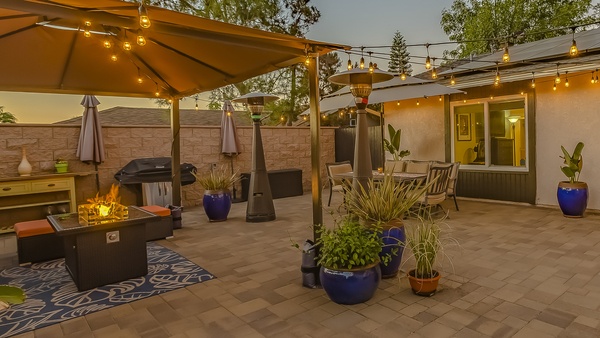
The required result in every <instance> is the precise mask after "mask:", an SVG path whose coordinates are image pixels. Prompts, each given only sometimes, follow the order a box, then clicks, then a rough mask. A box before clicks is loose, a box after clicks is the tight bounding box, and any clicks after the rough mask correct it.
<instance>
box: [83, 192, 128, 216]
mask: <svg viewBox="0 0 600 338" xmlns="http://www.w3.org/2000/svg"><path fill="white" fill-rule="evenodd" d="M87 201H88V202H90V203H89V204H81V205H79V206H78V207H77V214H78V216H79V224H80V225H98V224H103V223H109V222H117V221H122V220H125V219H128V218H129V210H128V209H127V207H126V206H124V205H122V204H120V203H119V202H120V201H121V197H119V187H118V186H117V185H114V184H113V185H112V187H111V188H110V191H109V193H108V194H106V195H104V196H100V195H99V193H98V194H96V197H94V198H89V199H88V200H87Z"/></svg>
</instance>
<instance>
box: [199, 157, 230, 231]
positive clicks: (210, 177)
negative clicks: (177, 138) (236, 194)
mask: <svg viewBox="0 0 600 338" xmlns="http://www.w3.org/2000/svg"><path fill="white" fill-rule="evenodd" d="M192 174H193V175H194V176H195V177H196V181H197V182H198V183H199V184H200V185H201V186H202V188H204V197H203V198H202V205H203V206H204V212H205V213H206V216H207V217H208V220H209V221H211V222H221V221H225V220H227V215H229V210H231V190H229V188H230V187H231V186H233V185H234V184H235V183H236V182H237V181H239V180H240V177H239V176H238V175H237V173H228V172H227V170H226V169H225V168H224V167H220V168H218V169H213V170H211V171H210V172H209V173H208V174H206V175H203V176H199V175H197V174H196V173H192Z"/></svg>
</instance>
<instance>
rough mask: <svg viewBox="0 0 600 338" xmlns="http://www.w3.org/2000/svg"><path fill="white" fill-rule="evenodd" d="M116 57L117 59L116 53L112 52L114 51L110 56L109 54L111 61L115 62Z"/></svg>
mask: <svg viewBox="0 0 600 338" xmlns="http://www.w3.org/2000/svg"><path fill="white" fill-rule="evenodd" d="M118 59H119V58H118V57H117V54H114V53H113V55H111V56H110V60H111V61H114V62H117V60H118Z"/></svg>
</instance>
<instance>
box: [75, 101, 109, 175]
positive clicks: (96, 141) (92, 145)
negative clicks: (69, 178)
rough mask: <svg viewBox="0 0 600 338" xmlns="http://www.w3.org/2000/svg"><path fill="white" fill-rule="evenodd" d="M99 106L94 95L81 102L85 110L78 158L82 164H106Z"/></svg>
mask: <svg viewBox="0 0 600 338" xmlns="http://www.w3.org/2000/svg"><path fill="white" fill-rule="evenodd" d="M99 104H100V102H99V101H98V99H97V98H96V97H95V96H94V95H86V96H84V97H83V100H82V101H81V105H82V106H83V107H84V108H85V109H84V111H83V118H82V119H81V133H80V134H79V145H78V146H77V157H79V159H80V160H81V161H82V162H93V163H94V164H100V163H102V162H104V158H105V157H104V141H103V139H102V126H101V125H100V118H99V116H98V105H99Z"/></svg>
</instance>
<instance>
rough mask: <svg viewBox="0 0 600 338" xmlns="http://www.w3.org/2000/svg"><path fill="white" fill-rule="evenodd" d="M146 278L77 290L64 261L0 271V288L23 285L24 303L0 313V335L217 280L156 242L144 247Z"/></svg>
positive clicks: (27, 329)
mask: <svg viewBox="0 0 600 338" xmlns="http://www.w3.org/2000/svg"><path fill="white" fill-rule="evenodd" d="M147 248H148V275H146V276H144V277H139V278H134V279H129V280H126V281H123V282H121V283H116V284H109V285H105V286H102V287H99V288H96V289H91V290H87V291H82V292H78V291H77V287H76V286H75V283H73V280H72V279H71V276H70V275H69V273H68V272H67V270H66V268H65V260H64V259H57V260H53V261H48V262H43V263H35V264H32V265H30V266H26V267H13V268H8V269H5V270H3V271H1V272H0V284H9V285H14V286H19V287H22V288H23V289H24V290H25V295H26V296H27V299H26V300H25V302H24V303H23V304H19V305H12V306H11V307H10V308H9V309H8V310H6V311H4V312H1V313H0V337H9V336H12V335H15V334H19V333H23V332H27V331H31V330H35V329H39V328H42V327H44V326H48V325H52V324H56V323H60V322H62V321H65V320H68V319H71V318H76V317H80V316H84V315H86V314H89V313H92V312H96V311H100V310H104V309H108V308H110V307H113V306H117V305H121V304H125V303H128V302H132V301H134V300H138V299H142V298H146V297H150V296H154V295H158V294H161V293H164V292H167V291H171V290H175V289H179V288H182V287H185V286H187V285H192V284H196V283H201V282H204V281H206V280H210V279H213V278H215V277H214V276H213V275H211V274H210V273H209V272H207V271H206V270H204V269H202V268H201V267H199V266H198V265H196V264H194V263H192V262H190V261H189V260H187V259H185V258H184V257H182V256H180V255H179V254H177V253H175V252H173V251H171V250H169V249H167V248H165V247H162V246H160V245H158V244H156V243H152V242H149V243H147Z"/></svg>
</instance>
